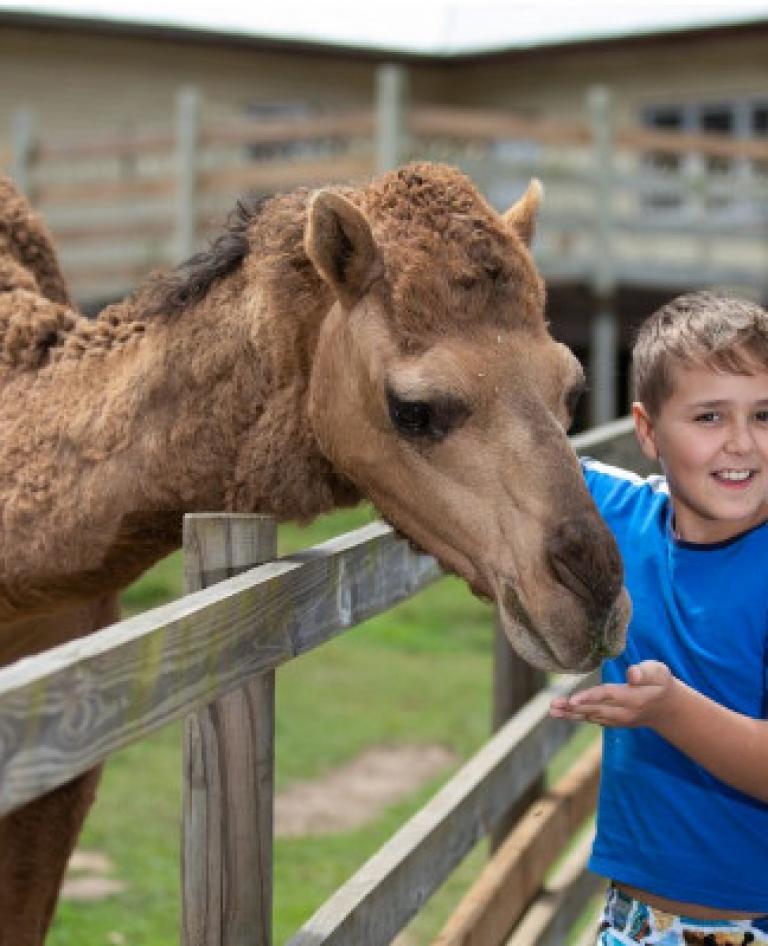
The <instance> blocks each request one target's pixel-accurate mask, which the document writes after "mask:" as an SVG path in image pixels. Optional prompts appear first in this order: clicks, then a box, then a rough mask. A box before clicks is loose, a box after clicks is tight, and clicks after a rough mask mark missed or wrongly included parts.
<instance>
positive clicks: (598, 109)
mask: <svg viewBox="0 0 768 946" xmlns="http://www.w3.org/2000/svg"><path fill="white" fill-rule="evenodd" d="M588 101H589V112H590V116H591V121H592V134H593V143H594V162H593V163H594V196H595V217H594V249H593V253H594V270H593V274H592V292H593V297H594V307H595V308H594V311H593V314H592V331H591V339H590V365H589V367H590V371H591V375H592V385H591V388H592V402H591V405H590V408H591V410H590V413H591V417H590V422H591V424H592V426H597V425H599V424H605V423H607V422H608V421H610V420H614V418H615V417H616V415H617V413H618V402H617V397H616V377H617V370H616V368H617V364H618V357H619V330H618V321H617V319H618V317H617V313H616V275H615V267H614V260H613V253H612V249H613V246H612V241H613V237H614V234H612V232H611V224H612V212H611V202H612V199H613V152H614V148H613V130H612V127H611V126H612V122H611V97H610V93H609V92H608V89H606V88H605V87H604V86H595V87H593V88H592V89H590V90H589V99H588Z"/></svg>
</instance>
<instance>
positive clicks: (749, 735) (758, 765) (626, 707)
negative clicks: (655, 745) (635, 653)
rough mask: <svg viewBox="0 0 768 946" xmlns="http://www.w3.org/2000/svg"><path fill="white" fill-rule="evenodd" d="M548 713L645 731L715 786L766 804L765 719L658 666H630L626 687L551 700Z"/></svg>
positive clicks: (611, 686) (602, 688) (608, 686)
mask: <svg viewBox="0 0 768 946" xmlns="http://www.w3.org/2000/svg"><path fill="white" fill-rule="evenodd" d="M551 713H552V715H553V716H559V717H563V718H567V719H583V720H587V721H589V722H593V723H598V724H600V725H601V726H612V727H613V726H630V727H634V726H649V727H650V728H651V729H654V730H655V731H656V732H657V733H658V734H659V735H660V736H663V738H664V739H666V740H667V742H669V743H671V744H672V745H673V746H675V747H676V748H677V749H679V750H680V751H681V752H683V753H685V755H687V756H688V757H689V758H691V759H693V760H694V761H695V762H698V764H699V765H701V766H702V767H703V768H705V769H707V771H709V772H711V773H712V774H713V775H714V776H716V777H717V778H719V779H720V781H722V782H725V783H727V784H728V785H731V786H732V787H733V788H736V789H738V790H739V791H741V792H744V793H745V794H747V795H751V796H753V797H754V798H758V799H759V800H760V801H763V802H768V720H764V719H752V718H751V717H750V716H743V715H742V714H741V713H736V712H734V711H733V710H730V709H727V708H726V707H725V706H721V705H720V704H719V703H716V702H715V701H714V700H711V699H709V698H708V697H706V696H704V695H703V694H701V693H698V692H697V691H696V690H694V689H692V688H691V687H689V686H688V685H687V684H685V683H683V682H682V681H681V680H678V679H677V678H676V677H673V676H672V674H671V672H670V670H669V668H668V667H667V666H666V665H665V664H662V663H659V662H658V661H655V660H646V661H644V662H643V663H639V664H635V666H633V667H630V668H629V670H628V671H627V682H626V684H616V683H606V684H602V685H600V686H596V687H592V688H590V689H589V690H582V691H581V692H580V693H577V694H575V695H574V696H572V697H571V698H570V699H557V700H554V701H553V703H552V708H551Z"/></svg>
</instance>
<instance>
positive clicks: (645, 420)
mask: <svg viewBox="0 0 768 946" xmlns="http://www.w3.org/2000/svg"><path fill="white" fill-rule="evenodd" d="M632 418H633V420H634V422H635V436H636V437H637V442H638V443H639V444H640V449H641V450H642V451H643V453H644V454H645V456H646V457H648V459H649V460H658V459H659V451H658V450H657V449H656V432H655V430H654V429H653V420H652V419H651V416H650V414H649V413H648V411H647V410H646V409H645V405H644V404H643V403H642V401H634V402H633V404H632Z"/></svg>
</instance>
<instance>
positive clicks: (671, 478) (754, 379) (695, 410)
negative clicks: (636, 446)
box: [632, 364, 768, 543]
mask: <svg viewBox="0 0 768 946" xmlns="http://www.w3.org/2000/svg"><path fill="white" fill-rule="evenodd" d="M672 380H673V390H672V394H671V395H670V396H669V397H668V398H667V400H666V401H664V403H663V404H662V406H661V408H660V410H659V413H658V415H657V416H655V417H651V416H650V415H649V414H648V413H647V411H646V410H645V408H644V406H643V405H642V404H640V403H636V404H634V405H633V409H632V411H633V414H634V418H635V427H636V430H637V436H638V439H639V441H640V445H641V447H642V448H643V452H644V453H645V454H646V456H649V457H651V458H653V459H658V460H659V462H660V463H661V467H662V469H663V470H664V473H665V475H666V477H667V482H668V483H669V490H670V494H671V497H672V507H673V510H674V515H675V532H676V534H677V536H678V538H681V539H684V540H685V541H688V542H696V543H712V542H723V541H725V540H727V539H730V538H733V537H734V536H736V535H739V534H740V533H742V532H745V531H746V530H747V529H750V528H752V527H753V526H756V525H759V524H760V523H761V522H764V521H766V520H767V519H768V369H766V368H765V367H764V366H762V365H757V364H756V365H755V371H754V374H749V375H742V374H732V373H729V372H724V371H716V370H714V369H712V368H707V367H703V366H678V367H675V368H673V370H672Z"/></svg>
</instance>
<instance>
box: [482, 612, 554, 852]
mask: <svg viewBox="0 0 768 946" xmlns="http://www.w3.org/2000/svg"><path fill="white" fill-rule="evenodd" d="M546 682H547V676H546V674H545V673H544V671H543V670H536V669H535V668H534V667H531V665H530V664H527V663H526V662H525V661H524V660H523V659H522V658H521V657H518V656H517V654H516V653H515V652H514V650H513V649H512V645H511V644H510V642H509V639H508V638H507V635H506V634H505V633H504V628H503V627H502V624H501V621H500V620H499V617H498V615H497V616H496V620H495V622H494V636H493V718H492V720H491V725H492V728H493V732H496V731H497V730H499V729H501V727H502V726H503V725H504V723H506V722H507V720H509V719H512V717H513V716H514V715H515V713H517V712H518V710H520V709H521V708H522V707H523V706H525V704H526V703H527V702H528V700H530V699H531V697H532V696H534V695H535V694H536V693H538V692H539V690H541V689H542V688H543V687H544V686H545V685H546ZM543 787H544V782H543V778H539V779H537V780H536V781H535V782H534V783H533V784H532V785H531V787H530V789H529V790H528V791H527V792H526V793H525V795H523V796H522V797H521V798H520V799H519V800H518V801H517V803H516V804H515V805H514V806H513V807H512V808H510V810H509V811H508V812H507V813H506V814H505V815H504V816H503V817H502V818H500V819H499V822H498V824H497V825H496V828H495V829H494V832H493V834H492V836H491V851H495V850H496V849H497V848H498V847H499V845H501V844H502V843H503V841H504V838H506V836H507V835H508V834H509V832H510V831H511V830H512V828H513V827H514V825H515V823H516V822H517V821H518V819H519V818H520V816H521V815H522V814H523V812H524V811H525V810H526V809H527V808H528V806H529V805H531V804H532V803H533V800H534V798H536V797H537V796H538V795H540V794H541V792H542V789H543Z"/></svg>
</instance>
